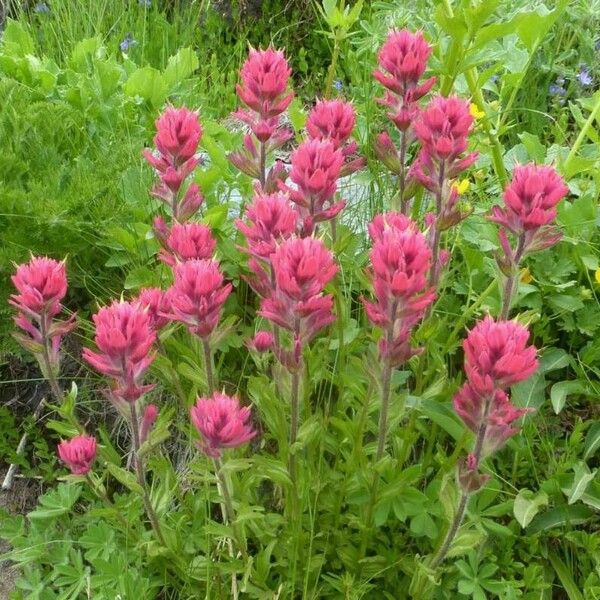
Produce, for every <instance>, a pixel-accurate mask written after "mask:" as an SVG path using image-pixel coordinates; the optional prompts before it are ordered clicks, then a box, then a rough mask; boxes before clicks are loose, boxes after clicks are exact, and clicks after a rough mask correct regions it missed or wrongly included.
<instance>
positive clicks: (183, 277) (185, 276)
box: [165, 259, 232, 338]
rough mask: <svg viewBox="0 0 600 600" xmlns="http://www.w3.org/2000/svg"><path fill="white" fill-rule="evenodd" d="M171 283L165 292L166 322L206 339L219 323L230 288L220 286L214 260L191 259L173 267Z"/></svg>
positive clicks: (219, 276)
mask: <svg viewBox="0 0 600 600" xmlns="http://www.w3.org/2000/svg"><path fill="white" fill-rule="evenodd" d="M173 271H174V274H175V282H174V283H173V286H172V287H171V288H170V290H169V291H168V294H169V300H170V304H171V305H170V310H169V313H168V314H167V315H165V316H167V317H168V318H169V319H172V320H175V321H181V322H182V323H185V324H186V325H187V326H188V329H189V330H190V332H191V333H193V334H194V335H197V336H200V337H201V338H208V337H209V336H210V334H211V333H212V332H213V331H214V329H215V327H216V326H217V324H218V322H219V317H220V315H221V309H222V307H223V304H224V303H225V300H227V297H228V296H229V294H230V293H231V290H232V285H231V284H230V283H226V284H224V283H223V274H222V273H221V271H220V269H219V264H218V263H217V262H216V261H215V260H208V259H204V260H199V259H192V260H188V261H186V262H183V263H180V264H178V265H175V267H174V268H173Z"/></svg>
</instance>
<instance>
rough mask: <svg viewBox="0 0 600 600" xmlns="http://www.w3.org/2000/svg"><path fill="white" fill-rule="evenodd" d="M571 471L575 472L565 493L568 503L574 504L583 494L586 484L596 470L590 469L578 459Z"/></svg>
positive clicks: (594, 474) (592, 477)
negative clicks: (571, 482)
mask: <svg viewBox="0 0 600 600" xmlns="http://www.w3.org/2000/svg"><path fill="white" fill-rule="evenodd" d="M573 472H574V473H575V476H574V477H573V484H572V485H571V488H570V489H569V490H568V491H567V493H566V494H567V498H568V499H569V504H575V502H577V500H579V499H580V498H581V496H583V494H584V493H585V490H586V489H587V486H588V484H589V483H590V481H592V479H594V477H595V476H596V470H594V471H590V469H589V467H588V466H587V465H586V464H585V463H584V462H583V461H579V462H578V463H577V464H576V465H575V466H574V467H573Z"/></svg>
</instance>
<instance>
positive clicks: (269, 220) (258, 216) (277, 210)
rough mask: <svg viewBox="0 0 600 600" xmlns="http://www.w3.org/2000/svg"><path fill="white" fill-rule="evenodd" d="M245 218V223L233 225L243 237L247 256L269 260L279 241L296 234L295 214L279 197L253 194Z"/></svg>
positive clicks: (281, 195) (239, 221) (240, 221)
mask: <svg viewBox="0 0 600 600" xmlns="http://www.w3.org/2000/svg"><path fill="white" fill-rule="evenodd" d="M245 217H246V221H245V222H244V221H242V220H241V219H238V220H237V221H236V223H235V224H236V227H237V228H238V229H239V230H240V231H241V232H242V233H243V234H244V236H245V237H246V242H247V244H248V251H249V252H250V254H251V255H252V256H255V257H256V258H259V259H268V258H269V256H270V255H271V254H273V252H275V249H276V247H277V244H278V243H279V242H280V241H282V240H284V239H287V238H289V237H290V236H291V235H292V234H293V233H295V231H296V227H297V223H298V212H297V211H296V210H295V209H294V208H293V206H292V205H291V204H290V202H289V200H288V199H287V197H286V196H285V195H284V194H282V193H276V194H256V195H255V196H254V200H253V202H252V204H250V205H249V206H247V207H246V211H245Z"/></svg>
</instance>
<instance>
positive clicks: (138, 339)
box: [83, 301, 156, 402]
mask: <svg viewBox="0 0 600 600" xmlns="http://www.w3.org/2000/svg"><path fill="white" fill-rule="evenodd" d="M92 318H93V320H94V323H95V325H96V335H95V337H94V340H95V342H96V345H97V346H98V349H99V350H100V352H93V351H92V350H90V349H89V348H84V350H83V358H84V359H85V360H86V361H87V362H88V363H89V364H90V365H92V367H94V368H95V369H96V370H97V371H99V372H100V373H102V374H104V375H107V376H108V377H111V378H112V379H113V380H114V384H113V387H112V394H113V395H114V396H116V397H118V398H120V399H122V400H125V401H127V402H135V401H136V400H138V398H140V397H141V396H142V395H143V394H145V393H146V392H148V391H150V390H151V389H152V388H153V387H154V386H153V385H142V379H143V377H144V375H145V373H146V371H147V370H148V367H149V366H150V365H151V364H152V362H153V361H154V353H153V352H152V351H151V349H152V345H153V344H154V341H155V340H156V334H155V332H154V330H153V329H152V325H151V319H150V315H149V314H148V313H147V312H146V310H145V309H143V308H142V307H141V306H140V305H139V304H138V303H137V302H133V303H130V302H118V301H115V302H113V303H112V304H111V305H110V306H107V307H104V308H101V309H100V310H99V311H98V312H97V313H96V314H95V315H94V316H93V317H92Z"/></svg>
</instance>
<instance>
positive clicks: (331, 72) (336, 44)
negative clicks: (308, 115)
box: [323, 34, 340, 98]
mask: <svg viewBox="0 0 600 600" xmlns="http://www.w3.org/2000/svg"><path fill="white" fill-rule="evenodd" d="M339 55H340V40H339V39H338V36H337V34H336V35H335V36H334V40H333V53H332V55H331V63H329V68H328V69H327V79H326V80H325V90H324V92H323V94H324V96H325V98H331V91H332V89H333V79H334V77H335V70H336V68H337V63H338V58H339Z"/></svg>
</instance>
